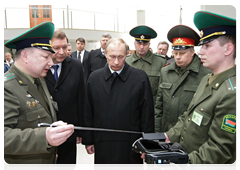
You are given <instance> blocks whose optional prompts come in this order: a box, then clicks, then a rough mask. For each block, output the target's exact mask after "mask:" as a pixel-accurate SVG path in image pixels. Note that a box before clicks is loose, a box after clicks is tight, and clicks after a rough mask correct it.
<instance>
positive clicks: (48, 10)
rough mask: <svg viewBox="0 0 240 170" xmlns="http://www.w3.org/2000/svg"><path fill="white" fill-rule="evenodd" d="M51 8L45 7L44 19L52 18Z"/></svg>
mask: <svg viewBox="0 0 240 170" xmlns="http://www.w3.org/2000/svg"><path fill="white" fill-rule="evenodd" d="M49 8H50V6H49V5H43V18H50V9H49Z"/></svg>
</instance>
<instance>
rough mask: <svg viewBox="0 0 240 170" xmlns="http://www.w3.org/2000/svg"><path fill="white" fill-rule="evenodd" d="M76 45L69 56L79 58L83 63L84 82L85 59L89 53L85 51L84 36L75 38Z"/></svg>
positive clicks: (85, 72) (85, 73) (85, 77)
mask: <svg viewBox="0 0 240 170" xmlns="http://www.w3.org/2000/svg"><path fill="white" fill-rule="evenodd" d="M76 47H77V50H76V51H74V52H72V54H71V56H72V58H76V59H79V60H80V61H81V63H82V65H83V74H84V80H85V82H86V79H87V75H88V73H87V59H88V55H89V51H86V50H85V49H84V47H85V40H84V38H81V37H80V38H78V39H77V40H76Z"/></svg>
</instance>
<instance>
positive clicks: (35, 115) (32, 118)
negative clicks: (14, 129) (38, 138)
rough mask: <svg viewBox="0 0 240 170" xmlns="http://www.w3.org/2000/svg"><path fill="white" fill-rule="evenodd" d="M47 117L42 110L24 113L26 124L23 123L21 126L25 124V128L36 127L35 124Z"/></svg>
mask: <svg viewBox="0 0 240 170" xmlns="http://www.w3.org/2000/svg"><path fill="white" fill-rule="evenodd" d="M47 116H48V113H47V112H46V110H45V109H44V108H39V109H35V110H32V111H29V112H27V113H26V120H27V122H23V124H25V126H26V128H35V127H37V124H38V123H40V122H41V120H42V119H45V118H46V117H47ZM22 126H24V125H22ZM23 129H24V128H23Z"/></svg>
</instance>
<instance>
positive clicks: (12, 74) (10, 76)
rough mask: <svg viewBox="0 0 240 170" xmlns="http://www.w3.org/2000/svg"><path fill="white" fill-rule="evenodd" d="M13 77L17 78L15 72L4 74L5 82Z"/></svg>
mask: <svg viewBox="0 0 240 170" xmlns="http://www.w3.org/2000/svg"><path fill="white" fill-rule="evenodd" d="M13 78H15V74H14V73H9V74H7V75H5V76H4V82H5V81H9V80H11V79H13Z"/></svg>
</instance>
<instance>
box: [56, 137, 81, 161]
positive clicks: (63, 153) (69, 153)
mask: <svg viewBox="0 0 240 170" xmlns="http://www.w3.org/2000/svg"><path fill="white" fill-rule="evenodd" d="M57 154H58V158H57V164H76V157H77V144H76V134H75V133H74V134H72V136H70V137H69V138H68V139H67V141H66V142H64V143H63V144H61V145H60V146H58V151H57Z"/></svg>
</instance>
